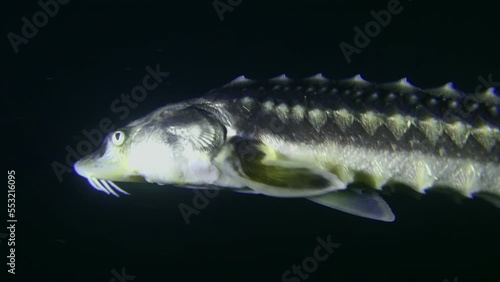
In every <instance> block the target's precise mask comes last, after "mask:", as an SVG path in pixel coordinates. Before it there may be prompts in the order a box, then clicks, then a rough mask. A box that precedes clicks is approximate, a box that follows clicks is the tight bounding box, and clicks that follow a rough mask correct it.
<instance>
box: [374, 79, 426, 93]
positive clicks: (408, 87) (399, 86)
mask: <svg viewBox="0 0 500 282" xmlns="http://www.w3.org/2000/svg"><path fill="white" fill-rule="evenodd" d="M382 86H383V87H384V88H386V89H387V90H389V91H393V92H415V91H419V90H421V89H420V88H418V87H415V86H414V85H412V84H411V83H410V82H408V78H406V77H403V78H401V79H400V80H397V81H393V82H389V83H384V84H382Z"/></svg>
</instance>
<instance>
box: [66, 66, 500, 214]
mask: <svg viewBox="0 0 500 282" xmlns="http://www.w3.org/2000/svg"><path fill="white" fill-rule="evenodd" d="M499 114H500V97H499V95H498V94H497V93H496V90H495V89H493V88H489V89H487V90H486V91H484V92H482V93H474V94H465V93H464V92H461V91H458V90H456V89H455V88H454V87H453V84H451V83H448V84H446V85H444V86H442V87H438V88H432V89H421V88H418V87H416V86H413V85H411V84H410V83H409V82H408V80H407V79H406V78H403V79H401V80H399V81H396V82H391V83H384V84H377V83H371V82H368V81H366V80H364V79H363V78H362V77H361V76H360V75H356V76H354V77H352V78H349V79H343V80H332V79H328V78H326V77H324V76H323V75H321V74H318V75H315V76H312V77H309V78H306V79H290V78H288V77H287V76H285V75H281V76H278V77H276V78H273V79H269V80H250V79H247V78H245V77H244V76H240V77H238V78H236V79H235V80H233V81H231V82H230V83H228V84H226V85H224V86H223V87H221V88H217V89H214V90H211V91H209V92H208V93H207V94H205V95H203V96H201V97H200V98H195V99H191V100H187V101H184V102H179V103H173V104H168V105H166V106H164V107H161V108H159V109H157V110H155V111H153V112H152V113H150V114H148V115H147V116H144V117H142V118H140V119H138V120H135V121H132V122H131V123H129V124H128V125H127V126H125V127H123V128H121V129H119V130H117V131H114V132H111V133H109V134H108V135H107V137H106V138H105V140H104V141H103V144H102V146H101V147H100V149H98V150H97V151H96V152H94V153H92V154H91V155H89V156H86V157H84V158H83V159H81V160H79V161H78V162H76V163H75V164H74V168H75V171H76V172H77V173H78V174H79V175H81V176H83V177H85V178H87V179H88V181H89V183H90V185H91V186H92V187H94V188H95V189H98V190H101V191H103V192H105V193H108V194H113V195H115V196H118V195H119V193H123V194H128V193H127V192H126V191H124V190H123V189H121V188H120V187H119V186H118V185H117V184H115V182H150V183H157V184H171V185H174V186H180V187H187V188H195V189H228V190H234V191H237V192H243V193H256V194H264V195H268V196H273V197H281V198H292V197H295V198H306V199H309V200H312V201H314V202H316V203H319V204H322V205H325V206H328V207H330V208H333V209H337V210H340V211H343V212H347V213H350V214H353V215H357V216H362V217H365V218H370V219H375V220H380V221H386V222H390V221H394V220H395V216H394V214H393V212H392V211H391V208H390V207H389V205H388V204H387V203H386V202H385V201H384V199H383V197H382V196H383V195H384V194H385V193H384V192H385V191H386V189H383V188H385V187H395V185H401V186H404V187H409V188H411V190H414V191H416V192H418V193H419V194H425V193H426V191H427V190H428V189H433V188H439V189H443V188H444V189H447V190H448V191H454V192H455V193H456V194H459V195H462V196H463V197H466V198H475V197H480V198H483V199H485V200H487V201H489V202H491V203H492V204H494V205H495V206H497V207H500V131H499V126H500V118H499Z"/></svg>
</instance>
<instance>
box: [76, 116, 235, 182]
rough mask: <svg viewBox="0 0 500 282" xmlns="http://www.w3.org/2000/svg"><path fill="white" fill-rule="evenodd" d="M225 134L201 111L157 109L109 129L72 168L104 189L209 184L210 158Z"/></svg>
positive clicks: (213, 175) (212, 174)
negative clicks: (132, 184) (127, 184)
mask: <svg viewBox="0 0 500 282" xmlns="http://www.w3.org/2000/svg"><path fill="white" fill-rule="evenodd" d="M225 134H226V130H225V127H224V126H223V125H222V124H221V123H220V122H219V121H218V120H217V119H216V118H215V117H214V116H212V115H211V114H210V113H208V112H206V111H203V110H201V109H198V108H195V107H185V108H181V109H175V108H174V109H170V108H166V109H160V110H159V111H156V112H153V113H152V114H150V115H148V116H146V117H145V118H142V119H140V120H137V121H135V122H132V123H130V124H129V125H127V126H126V127H124V128H121V129H119V130H116V131H114V132H111V133H109V134H108V135H107V136H106V138H105V140H104V141H103V144H102V146H101V147H100V149H99V150H97V151H96V152H94V153H92V154H90V155H89V156H86V157H84V158H83V159H81V160H79V161H78V162H76V163H75V165H74V168H75V171H76V172H77V173H78V174H80V175H81V176H83V177H85V178H87V179H88V180H89V182H90V184H91V185H92V186H93V187H94V188H96V189H99V190H109V189H107V188H108V187H106V185H105V184H110V185H111V184H112V185H116V184H114V183H113V181H118V182H141V181H147V182H151V183H158V184H175V185H189V184H192V185H202V184H210V183H212V182H213V181H215V180H216V179H217V177H218V170H217V168H216V167H215V166H214V165H212V163H211V159H212V157H213V155H214V154H215V153H216V152H217V151H218V150H220V148H221V147H222V146H223V144H224V140H225ZM103 182H104V183H103ZM99 184H101V185H99ZM112 185H111V186H112ZM96 186H98V187H96ZM108 186H109V185H108ZM113 187H114V186H113ZM100 188H103V189H100ZM114 188H116V187H114Z"/></svg>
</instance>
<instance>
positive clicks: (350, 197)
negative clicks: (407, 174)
mask: <svg viewBox="0 0 500 282" xmlns="http://www.w3.org/2000/svg"><path fill="white" fill-rule="evenodd" d="M308 199H309V200H311V201H313V202H316V203H318V204H321V205H324V206H327V207H330V208H332V209H336V210H339V211H343V212H346V213H350V214H352V215H357V216H361V217H365V218H370V219H375V220H380V221H386V222H392V221H394V220H395V219H396V217H395V216H394V214H393V213H392V210H391V208H390V207H389V205H388V204H387V203H386V202H385V201H384V199H383V198H382V197H380V196H379V195H378V194H377V193H376V192H366V191H361V190H351V189H349V190H342V191H336V192H332V193H328V194H325V195H321V196H315V197H310V198H308Z"/></svg>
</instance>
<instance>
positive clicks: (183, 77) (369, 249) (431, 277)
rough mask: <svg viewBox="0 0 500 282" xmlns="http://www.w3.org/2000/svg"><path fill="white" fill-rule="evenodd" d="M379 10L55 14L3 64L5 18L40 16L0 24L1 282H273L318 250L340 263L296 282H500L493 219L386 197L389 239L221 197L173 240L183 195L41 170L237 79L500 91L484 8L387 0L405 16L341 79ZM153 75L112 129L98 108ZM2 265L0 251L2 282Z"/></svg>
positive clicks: (291, 7) (75, 8)
mask: <svg viewBox="0 0 500 282" xmlns="http://www.w3.org/2000/svg"><path fill="white" fill-rule="evenodd" d="M12 2H13V1H12ZM387 3H388V1H385V0H384V1H364V2H358V1H281V0H280V1H250V0H243V2H242V3H241V4H240V5H238V6H236V7H235V8H234V10H233V11H232V12H226V13H224V15H223V16H224V21H222V22H221V21H220V19H219V17H218V15H217V13H216V11H215V9H214V7H213V6H212V2H211V1H209V0H208V1H175V2H174V1H156V2H153V1H115V0H110V1H78V0H71V1H70V2H69V3H68V4H66V5H61V6H60V11H59V12H58V14H57V15H56V16H55V17H53V18H51V19H50V20H49V22H48V24H47V25H46V26H44V27H42V28H40V30H39V32H38V34H37V35H36V36H35V37H34V38H33V39H30V40H29V42H28V44H21V45H20V46H19V52H18V53H17V54H16V53H15V52H14V50H13V48H12V46H11V45H10V43H9V40H8V38H7V34H8V33H9V32H14V33H16V34H21V28H22V25H23V23H22V21H21V18H22V17H23V16H26V17H27V18H29V19H31V18H32V15H33V14H34V13H35V12H37V11H39V10H40V7H39V6H38V4H37V3H36V1H16V2H15V3H10V4H9V6H8V7H3V8H2V9H1V13H2V14H1V19H2V21H3V25H2V28H3V31H2V32H3V35H4V36H3V37H2V38H3V39H2V40H1V43H0V44H2V45H1V47H2V49H1V55H2V61H1V62H0V64H1V67H2V69H3V71H4V72H3V74H2V76H1V77H2V78H1V80H0V81H2V84H1V86H0V87H1V88H0V92H1V93H2V97H3V100H2V105H4V110H3V112H4V113H6V114H5V115H4V118H3V119H2V124H3V125H4V126H2V129H3V132H2V140H3V141H4V142H3V145H2V149H3V151H4V152H5V153H4V156H6V157H5V158H4V162H5V163H4V166H5V169H4V171H5V170H11V169H14V170H16V176H17V198H16V201H17V202H16V204H17V209H16V210H17V218H18V220H19V222H18V224H17V229H16V240H17V241H16V243H17V249H16V259H17V260H16V262H17V265H16V272H17V274H16V275H15V276H12V275H8V276H6V277H7V279H8V280H7V281H100V282H108V281H111V279H112V278H113V277H114V276H113V273H112V270H113V269H115V270H117V271H118V272H120V271H121V269H122V268H123V267H125V269H126V272H127V273H128V274H130V275H134V276H135V278H134V280H133V281H134V282H135V281H138V282H139V281H281V279H282V278H281V276H282V274H283V272H284V271H286V270H287V269H290V267H291V266H292V265H294V264H300V263H301V262H302V261H303V260H304V259H305V258H306V257H309V256H311V255H312V253H313V250H314V248H315V247H316V246H317V242H316V238H317V237H321V238H324V239H325V238H326V237H327V236H329V235H330V236H331V238H332V241H334V242H337V243H340V244H341V246H340V247H339V248H338V249H337V250H336V251H335V252H334V253H333V254H332V255H331V256H330V257H329V258H328V260H326V261H324V262H320V263H319V266H318V269H317V270H316V271H315V272H313V273H311V274H310V277H309V279H307V281H398V282H399V281H435V282H442V281H445V279H448V280H449V281H453V279H454V278H455V277H457V281H460V282H462V281H478V282H479V281H500V272H499V271H498V267H499V266H500V228H499V227H500V210H498V209H496V208H494V207H492V206H491V205H489V204H487V203H485V202H483V201H480V200H477V201H472V200H468V201H465V202H464V203H462V204H457V203H455V202H453V201H452V200H450V199H449V198H448V197H445V196H443V195H440V194H435V193H430V195H429V196H425V197H423V198H422V199H421V200H417V199H414V198H412V197H410V196H407V195H404V194H396V195H393V196H391V197H388V198H387V201H388V202H389V204H390V205H391V206H392V208H393V210H394V212H395V213H396V216H397V221H396V222H395V223H392V224H387V223H380V222H375V221H371V220H367V219H363V218H358V217H354V216H350V215H347V214H344V213H341V212H336V211H333V210H330V209H328V208H325V207H322V206H319V205H316V204H314V203H312V202H310V201H307V200H302V199H277V198H270V197H264V196H254V195H243V194H237V193H230V192H225V193H221V194H220V195H219V196H218V197H216V198H214V199H212V200H210V203H209V205H208V206H207V208H206V209H203V210H202V211H201V212H200V214H199V215H197V216H192V217H191V218H190V219H191V222H190V224H189V225H186V224H185V222H184V220H183V218H182V216H181V213H180V212H179V209H178V205H179V204H180V203H186V204H189V205H192V202H191V201H192V200H193V196H194V194H193V191H191V190H188V189H181V188H175V187H170V186H162V187H160V186H148V185H126V184H125V185H123V187H125V188H126V190H128V191H129V192H131V193H132V196H130V197H120V198H114V197H111V196H107V195H105V194H104V193H101V192H98V191H95V190H94V189H92V188H91V187H90V186H89V185H88V184H87V183H86V180H85V179H83V178H81V177H79V176H77V175H76V174H74V173H66V174H64V175H63V181H62V182H60V181H59V180H58V178H57V177H56V174H55V173H54V171H53V169H52V166H51V164H52V163H53V162H59V163H61V164H64V163H65V157H66V150H65V147H66V146H70V147H72V148H74V147H75V146H76V144H78V142H79V141H81V140H83V139H84V136H83V135H82V130H83V129H87V130H90V129H93V128H97V126H98V123H99V121H100V120H101V119H102V118H105V117H108V118H110V119H112V120H113V122H114V123H115V124H116V125H117V126H122V125H125V124H126V123H128V122H129V121H131V120H133V119H135V118H138V117H140V116H142V115H143V114H146V113H148V112H149V111H151V110H154V109H156V108H157V107H160V106H162V105H164V104H166V103H170V102H175V101H179V100H183V99H187V98H192V97H196V96H199V95H201V94H204V93H205V92H207V91H208V90H210V89H212V88H215V87H218V86H221V85H222V84H224V83H226V82H228V81H229V80H231V79H233V78H235V77H237V76H239V75H242V74H244V75H246V76H247V77H250V78H270V77H274V76H277V75H279V74H282V73H286V74H288V75H289V76H291V77H295V78H301V77H305V76H310V75H313V74H315V73H319V72H322V73H323V74H324V75H326V76H328V77H331V78H346V77H351V76H353V75H355V74H357V73H361V74H362V75H363V77H364V78H366V79H368V80H370V81H376V82H387V81H394V80H397V79H400V78H401V77H408V79H409V81H410V82H412V83H413V84H415V85H417V86H420V87H435V86H440V85H442V84H444V83H446V82H448V81H453V82H454V83H455V86H456V87H457V88H459V89H462V90H464V91H468V92H473V91H474V90H475V89H476V87H477V86H478V85H480V81H479V80H478V76H483V77H485V78H486V77H488V75H490V74H491V75H492V78H493V81H500V54H499V50H500V40H499V37H500V36H499V35H500V20H499V17H498V9H497V8H496V7H494V6H493V4H491V3H492V2H491V1H462V2H460V1H439V2H438V3H436V2H424V1H418V0H413V1H408V0H402V2H401V5H402V6H403V11H402V12H401V13H400V14H398V15H393V17H392V19H391V22H390V24H389V25H388V26H387V27H385V28H383V29H382V30H381V32H380V34H379V35H378V36H376V37H375V38H373V39H372V41H371V42H370V44H369V45H368V46H367V47H366V48H363V49H362V51H361V53H360V54H354V55H352V57H351V59H352V62H351V63H347V62H346V59H345V58H344V56H343V54H342V52H341V50H340V48H339V44H340V42H342V41H345V42H347V43H349V44H353V37H354V34H355V32H354V30H353V28H354V27H355V26H358V27H360V28H364V26H365V25H366V23H368V22H369V21H371V20H372V16H371V15H370V11H371V10H376V11H378V10H380V9H384V8H386V6H387ZM493 3H494V2H493ZM157 64H160V66H161V69H162V71H166V72H170V74H171V75H170V76H169V77H168V78H167V79H166V81H165V82H164V83H162V84H161V85H160V86H159V87H158V88H156V89H155V90H154V91H151V92H149V93H148V96H147V99H145V100H144V101H143V102H141V103H140V104H139V106H138V107H137V108H136V109H133V110H131V112H130V115H129V116H128V117H127V119H126V120H120V119H119V118H118V115H117V114H115V113H113V112H112V111H110V105H111V103H112V101H113V100H115V99H117V98H119V97H120V94H121V93H127V94H128V93H130V91H131V89H132V88H133V87H134V86H136V85H139V84H141V81H142V78H143V77H144V75H145V74H146V71H145V69H144V68H145V67H146V66H147V65H150V66H152V67H154V66H155V65H157ZM5 178H7V176H6V175H5ZM4 195H6V194H4ZM4 199H6V196H4ZM5 202H6V200H5ZM4 209H5V210H2V211H1V213H2V214H4V218H7V216H6V209H7V208H6V206H5V208H4ZM2 226H3V224H2ZM0 233H6V232H5V231H4V230H2V231H0ZM6 247H7V246H6V241H5V240H2V242H1V243H0V250H1V259H0V262H1V263H0V264H1V265H2V266H1V270H2V277H3V276H4V274H7V273H6V264H5V262H6V258H5V257H6V255H7V248H6ZM1 281H5V280H3V278H2V280H1ZM116 281H118V280H116Z"/></svg>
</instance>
